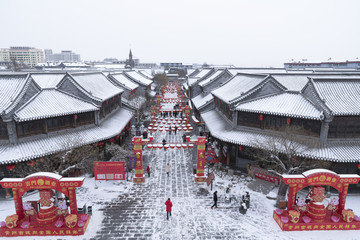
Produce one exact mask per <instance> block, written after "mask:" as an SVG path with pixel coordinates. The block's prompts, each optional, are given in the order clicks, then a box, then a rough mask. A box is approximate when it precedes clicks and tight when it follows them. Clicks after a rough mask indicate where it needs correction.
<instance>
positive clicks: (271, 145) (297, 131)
mask: <svg viewBox="0 0 360 240" xmlns="http://www.w3.org/2000/svg"><path fill="white" fill-rule="evenodd" d="M277 133H279V134H277V135H276V136H275V135H271V136H268V137H264V138H261V139H260V138H258V139H255V141H254V142H255V148H256V149H257V150H256V151H255V158H256V159H257V160H258V162H259V164H260V165H261V167H263V168H265V169H267V170H268V171H269V172H272V173H274V174H276V175H277V176H279V177H280V176H281V175H283V174H299V173H302V172H304V171H306V170H309V169H313V168H319V167H322V168H328V167H329V166H330V163H329V162H326V161H320V160H313V159H308V158H306V157H304V156H306V154H305V153H306V152H307V151H309V150H311V149H313V148H316V147H317V146H318V145H319V144H318V139H317V138H315V137H312V136H307V137H305V136H304V135H309V133H308V132H306V131H305V130H304V129H303V128H301V127H296V126H287V127H285V128H284V129H281V131H277ZM287 189H288V185H286V184H285V183H284V182H283V181H281V182H280V186H279V190H278V196H277V201H276V206H279V204H280V201H282V200H284V199H285V196H286V192H287Z"/></svg>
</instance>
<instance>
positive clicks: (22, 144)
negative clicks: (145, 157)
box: [0, 108, 133, 164]
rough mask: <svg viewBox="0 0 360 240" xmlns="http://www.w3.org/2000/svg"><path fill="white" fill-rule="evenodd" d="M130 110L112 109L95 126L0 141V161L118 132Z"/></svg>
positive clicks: (65, 147)
mask: <svg viewBox="0 0 360 240" xmlns="http://www.w3.org/2000/svg"><path fill="white" fill-rule="evenodd" d="M132 116H133V113H132V112H129V111H128V110H125V109H123V108H121V109H118V110H116V111H115V112H114V113H112V114H111V117H108V118H106V119H105V120H103V121H102V122H101V124H100V125H99V126H95V125H91V126H89V127H87V128H74V129H71V131H65V132H63V133H61V134H59V133H58V132H53V133H52V132H50V133H49V134H48V136H46V135H39V136H37V137H36V138H24V139H19V143H18V144H10V143H0V155H1V158H0V164H9V163H14V162H23V161H27V160H30V159H34V158H39V157H43V156H46V155H50V154H54V153H56V152H59V151H63V150H68V149H70V148H71V147H74V146H75V147H77V146H83V145H86V144H91V143H95V142H99V141H103V140H105V139H109V138H112V137H114V136H116V135H118V134H119V133H120V132H121V131H122V130H123V129H124V127H125V126H126V124H127V123H128V122H129V121H130V120H131V118H132Z"/></svg>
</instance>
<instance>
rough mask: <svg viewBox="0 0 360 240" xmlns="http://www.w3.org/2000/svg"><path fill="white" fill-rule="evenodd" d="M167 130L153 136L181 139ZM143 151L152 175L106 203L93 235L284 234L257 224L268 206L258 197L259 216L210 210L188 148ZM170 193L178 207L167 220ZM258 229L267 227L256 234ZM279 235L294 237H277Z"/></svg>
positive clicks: (249, 236)
mask: <svg viewBox="0 0 360 240" xmlns="http://www.w3.org/2000/svg"><path fill="white" fill-rule="evenodd" d="M164 134H165V133H162V135H159V134H158V135H157V136H155V141H158V142H160V141H161V140H162V139H163V138H164V137H165V138H167V140H168V142H170V141H171V142H181V135H180V134H179V135H177V136H175V135H171V136H169V135H164ZM145 154H150V157H149V162H150V167H151V169H152V173H151V177H150V178H149V177H146V183H145V184H134V185H133V187H132V189H131V190H130V191H129V193H128V194H124V195H120V196H119V197H118V198H117V199H114V200H113V201H112V202H110V203H108V204H107V205H105V206H104V208H103V209H102V210H103V211H104V216H105V218H104V220H103V226H102V228H101V230H100V231H99V232H97V235H96V236H95V237H94V238H92V239H94V240H95V239H104V240H105V239H107V240H112V239H127V240H131V239H171V240H175V239H241V238H243V237H242V236H244V235H246V238H247V239H266V238H267V233H271V232H273V233H274V234H276V235H279V234H280V232H279V231H278V229H277V226H276V225H275V222H274V225H273V226H266V225H264V224H263V225H264V226H259V225H261V223H262V220H263V217H262V213H263V212H264V211H266V210H265V208H264V207H263V206H262V205H261V204H262V203H259V202H258V201H257V200H256V198H255V199H253V200H252V208H251V210H250V211H255V213H256V212H258V214H255V215H256V217H255V219H254V216H252V217H249V216H247V215H241V214H239V211H238V209H237V208H222V207H221V206H220V207H219V208H218V209H216V210H211V209H210V206H211V205H212V194H210V193H209V192H208V190H207V187H206V185H205V184H203V185H197V184H196V183H195V182H194V175H193V169H192V166H193V162H192V161H193V160H192V159H191V158H190V153H189V152H188V150H185V151H184V150H183V149H181V150H178V149H173V150H171V149H168V150H166V151H165V150H163V149H157V150H155V151H154V150H152V152H151V153H149V152H148V153H146V152H145ZM167 162H170V164H171V173H170V176H169V177H168V176H167V174H166V171H165V166H166V164H167ZM145 166H146V165H145ZM169 197H170V198H171V201H172V202H173V205H174V206H173V212H172V217H171V218H170V220H169V221H167V220H166V213H165V201H166V200H167V198H169ZM210 214H211V215H210ZM253 215H254V214H253ZM209 216H211V217H209ZM214 219H216V220H215V221H214ZM259 227H261V228H265V230H264V229H262V230H261V231H260V232H258V233H257V229H259ZM249 231H250V232H255V233H254V234H253V235H252V234H249V233H248V232H249ZM262 232H264V234H263V233H262ZM245 233H246V234H245ZM262 237H263V238H262ZM277 239H290V238H289V237H286V238H285V237H284V236H281V235H279V236H278V237H277Z"/></svg>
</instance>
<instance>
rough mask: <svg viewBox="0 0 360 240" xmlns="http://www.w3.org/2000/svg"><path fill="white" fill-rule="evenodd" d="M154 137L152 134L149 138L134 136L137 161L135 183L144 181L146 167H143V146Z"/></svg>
mask: <svg viewBox="0 0 360 240" xmlns="http://www.w3.org/2000/svg"><path fill="white" fill-rule="evenodd" d="M152 139H153V137H152V136H150V138H149V139H143V138H142V137H134V139H133V143H134V154H135V157H136V163H135V177H134V178H133V182H134V183H144V182H145V178H144V169H143V158H142V146H143V145H145V144H146V143H150V142H151V141H152Z"/></svg>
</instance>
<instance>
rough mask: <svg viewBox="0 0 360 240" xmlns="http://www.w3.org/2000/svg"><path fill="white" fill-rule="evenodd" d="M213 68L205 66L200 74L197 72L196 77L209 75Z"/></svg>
mask: <svg viewBox="0 0 360 240" xmlns="http://www.w3.org/2000/svg"><path fill="white" fill-rule="evenodd" d="M211 70H212V68H204V69H202V70H201V71H200V72H199V73H198V74H196V75H195V77H196V78H202V77H205V76H206V75H208V74H209V73H210V71H211Z"/></svg>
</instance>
